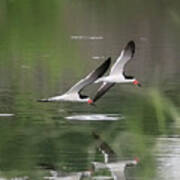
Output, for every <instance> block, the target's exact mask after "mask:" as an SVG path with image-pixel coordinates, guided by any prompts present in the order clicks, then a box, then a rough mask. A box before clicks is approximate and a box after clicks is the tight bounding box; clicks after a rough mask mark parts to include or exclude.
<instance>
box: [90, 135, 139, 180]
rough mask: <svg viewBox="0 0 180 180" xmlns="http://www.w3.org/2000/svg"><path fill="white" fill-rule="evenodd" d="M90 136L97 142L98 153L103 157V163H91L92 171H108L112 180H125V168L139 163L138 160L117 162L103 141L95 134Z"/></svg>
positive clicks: (115, 156)
mask: <svg viewBox="0 0 180 180" xmlns="http://www.w3.org/2000/svg"><path fill="white" fill-rule="evenodd" d="M92 135H93V137H94V138H95V139H96V140H97V147H98V149H99V151H100V152H101V153H102V154H103V155H104V163H101V162H92V165H93V169H94V171H98V170H100V169H108V170H109V171H110V172H111V174H112V177H113V179H114V180H126V176H125V169H126V167H129V166H135V165H137V164H138V162H139V160H138V158H135V159H134V160H125V161H117V155H116V153H115V152H114V151H113V150H112V149H111V147H110V146H109V145H108V144H107V143H106V142H105V141H103V140H102V139H101V137H100V136H99V135H98V134H97V133H95V132H93V133H92Z"/></svg>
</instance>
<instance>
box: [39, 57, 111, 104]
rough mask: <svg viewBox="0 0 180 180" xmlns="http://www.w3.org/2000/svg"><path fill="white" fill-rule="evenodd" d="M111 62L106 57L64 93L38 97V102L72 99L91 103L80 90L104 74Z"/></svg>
mask: <svg viewBox="0 0 180 180" xmlns="http://www.w3.org/2000/svg"><path fill="white" fill-rule="evenodd" d="M110 64H111V58H108V59H107V60H106V61H105V62H104V63H103V64H102V65H100V66H99V67H98V68H97V69H95V70H94V71H93V72H91V73H90V74H89V75H88V76H86V77H85V78H84V79H82V80H80V81H79V82H78V83H76V84H75V85H74V86H73V87H72V88H70V89H69V90H68V91H67V92H66V93H65V94H63V95H60V96H55V97H51V98H47V99H40V100H38V101H39V102H57V101H72V102H88V103H89V104H92V100H91V99H90V98H89V97H88V96H86V95H82V94H81V91H82V90H83V89H84V88H85V87H86V86H88V85H90V84H92V83H93V82H94V81H96V80H97V79H98V78H100V77H101V76H103V75H104V73H105V72H106V71H107V69H108V68H109V66H110Z"/></svg>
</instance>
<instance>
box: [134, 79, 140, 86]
mask: <svg viewBox="0 0 180 180" xmlns="http://www.w3.org/2000/svg"><path fill="white" fill-rule="evenodd" d="M133 84H134V85H136V86H139V87H141V84H140V82H139V81H138V80H134V81H133Z"/></svg>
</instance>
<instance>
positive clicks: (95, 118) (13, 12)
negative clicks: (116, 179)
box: [0, 0, 180, 180]
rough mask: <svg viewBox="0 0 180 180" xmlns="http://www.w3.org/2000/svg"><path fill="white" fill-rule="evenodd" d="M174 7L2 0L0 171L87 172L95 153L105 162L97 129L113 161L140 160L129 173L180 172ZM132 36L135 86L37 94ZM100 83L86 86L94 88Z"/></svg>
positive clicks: (162, 175)
mask: <svg viewBox="0 0 180 180" xmlns="http://www.w3.org/2000/svg"><path fill="white" fill-rule="evenodd" d="M179 6H180V3H179V1H177V0H174V1H173V2H172V1H170V0H159V1H155V0H152V1H149V2H147V1H144V0H135V1H133V2H132V1H130V0H122V1H119V0H114V1H108V0H104V1H103V2H102V1H98V0H94V1H88V0H77V1H74V0H51V1H45V0H36V1H35V0H26V1H18V0H1V1H0V34H1V35H0V177H2V178H7V179H11V178H13V177H29V179H33V180H34V179H37V180H39V179H44V177H48V176H49V174H48V173H49V172H48V170H46V169H55V170H57V171H59V172H64V173H67V174H68V173H69V174H72V173H77V172H82V171H88V170H89V169H90V168H91V163H92V162H93V161H99V162H103V155H102V154H101V153H99V152H98V150H97V143H96V140H95V139H94V137H93V135H92V133H93V132H96V133H97V134H99V135H100V136H101V137H102V139H103V140H104V141H105V142H106V143H107V144H108V145H109V146H110V147H111V148H112V149H113V151H114V152H115V153H116V155H117V160H119V161H121V160H131V159H134V158H135V157H138V158H139V159H140V163H139V164H138V165H137V166H136V167H135V168H128V170H127V172H126V177H127V179H135V180H140V179H142V180H161V179H162V180H166V179H167V180H169V179H171V180H179V179H180V173H179V165H180V164H179V160H180V139H179V137H180V113H179V112H180V111H179V110H180V93H179V89H180V60H179V58H180V51H179V49H180V33H179V32H180V31H179V30H180V12H179V8H180V7H179ZM130 40H134V41H135V43H136V53H135V56H134V58H133V60H132V61H131V62H130V63H129V64H128V66H127V67H126V72H127V74H130V75H134V76H135V77H136V78H137V79H138V80H139V81H140V82H141V83H142V85H143V86H142V88H137V87H134V86H133V85H119V84H118V85H116V86H114V87H113V88H112V89H111V90H110V91H109V92H108V93H107V94H106V95H105V96H104V97H103V98H102V99H100V100H99V101H98V102H97V104H96V106H89V105H88V104H79V103H66V102H63V103H39V102H37V101H36V100H37V99H40V98H47V97H51V96H54V95H58V94H62V93H64V92H65V91H66V90H68V89H69V88H70V87H71V86H72V85H73V84H75V83H76V82H77V81H79V80H80V79H82V78H83V77H85V76H86V75H87V74H88V73H89V72H91V71H92V70H93V69H94V68H96V67H97V66H98V65H99V64H101V63H102V62H103V61H104V60H105V59H106V58H108V57H111V58H112V63H114V62H115V60H116V58H117V56H119V54H120V52H121V49H122V48H123V47H124V46H125V45H126V43H127V42H128V41H130ZM97 88H98V85H91V86H89V87H88V88H86V89H84V90H83V91H84V93H85V94H87V95H90V96H91V97H93V95H94V94H95V93H96V90H97ZM25 179H26V178H25ZM71 179H72V180H73V178H71ZM104 179H105V178H104ZM74 180H75V179H74Z"/></svg>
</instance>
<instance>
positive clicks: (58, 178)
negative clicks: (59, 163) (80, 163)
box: [38, 163, 92, 180]
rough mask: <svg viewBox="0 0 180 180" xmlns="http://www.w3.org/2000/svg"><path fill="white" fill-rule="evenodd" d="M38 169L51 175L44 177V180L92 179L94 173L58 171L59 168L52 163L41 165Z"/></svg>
mask: <svg viewBox="0 0 180 180" xmlns="http://www.w3.org/2000/svg"><path fill="white" fill-rule="evenodd" d="M38 167H39V168H41V169H44V170H48V172H49V173H50V175H49V176H46V177H44V179H47V180H81V179H83V178H84V177H90V176H91V173H92V172H91V171H82V172H71V173H67V172H63V171H60V170H58V168H57V167H56V166H55V165H54V164H51V163H40V164H39V165H38Z"/></svg>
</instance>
